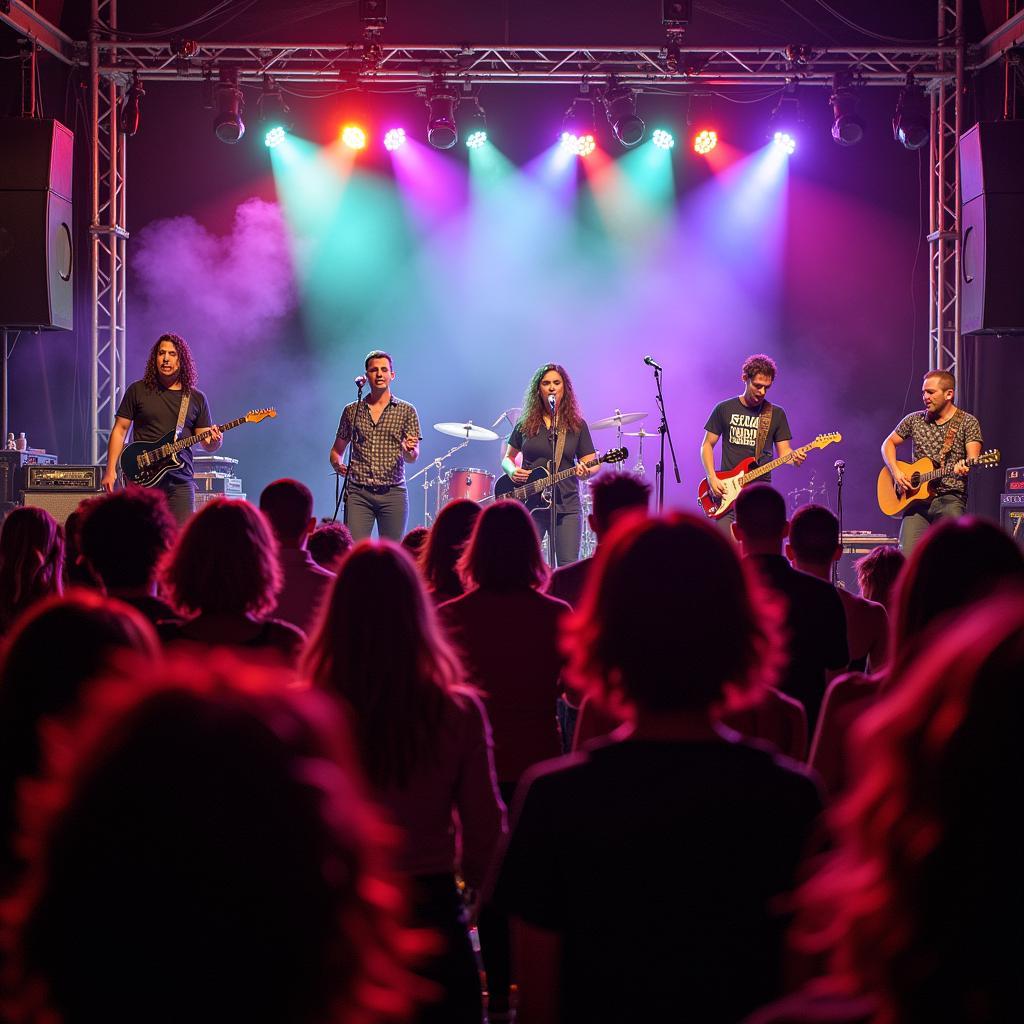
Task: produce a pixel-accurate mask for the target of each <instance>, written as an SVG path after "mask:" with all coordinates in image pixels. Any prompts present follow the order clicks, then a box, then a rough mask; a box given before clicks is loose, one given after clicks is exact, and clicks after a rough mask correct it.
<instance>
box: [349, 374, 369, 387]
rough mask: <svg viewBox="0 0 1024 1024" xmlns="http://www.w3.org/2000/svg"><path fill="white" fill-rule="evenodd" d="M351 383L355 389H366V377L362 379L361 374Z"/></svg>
mask: <svg viewBox="0 0 1024 1024" xmlns="http://www.w3.org/2000/svg"><path fill="white" fill-rule="evenodd" d="M352 383H353V384H355V386H356V387H357V388H365V387H366V377H364V376H363V374H359V376H358V377H356V379H355V380H354V381H353V382H352Z"/></svg>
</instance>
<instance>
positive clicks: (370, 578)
mask: <svg viewBox="0 0 1024 1024" xmlns="http://www.w3.org/2000/svg"><path fill="white" fill-rule="evenodd" d="M381 608H386V609H387V621H386V623H384V622H382V621H381V618H380V609H381ZM303 668H304V672H305V675H306V676H307V677H308V678H309V679H311V680H312V681H313V683H314V684H315V685H316V686H318V687H320V688H321V689H323V690H326V691H328V692H330V693H332V694H334V695H335V696H337V697H341V698H343V699H344V700H345V701H346V702H347V704H348V705H349V706H350V707H351V708H352V709H353V711H354V719H355V721H354V724H355V730H356V734H357V736H358V740H359V748H360V751H361V753H362V758H361V760H362V764H363V767H364V768H365V769H366V773H367V775H368V776H369V778H370V781H371V782H372V783H373V784H374V785H375V786H378V787H380V788H385V787H387V786H389V785H396V786H399V787H401V786H404V785H405V784H406V783H407V782H408V780H409V777H410V773H411V772H412V770H413V768H414V766H415V764H416V762H417V760H418V759H419V758H420V757H421V755H422V754H423V753H424V751H425V750H426V749H427V748H428V746H429V744H431V743H432V742H433V740H434V737H435V735H436V730H437V723H438V721H439V719H440V715H441V710H442V705H443V699H444V694H445V693H448V692H450V691H452V690H453V688H454V687H456V686H457V685H458V684H460V683H461V682H462V672H461V670H460V668H459V663H458V660H457V658H456V657H455V654H454V653H453V651H452V649H451V647H449V645H448V643H447V641H446V640H445V638H444V636H443V634H442V631H441V628H440V626H439V625H438V622H437V618H436V615H435V612H434V606H433V603H432V602H431V601H430V599H429V597H428V596H427V592H426V588H425V586H424V584H423V581H422V579H421V577H420V574H419V572H418V570H417V568H416V564H415V562H414V561H413V560H412V557H411V556H410V555H409V554H408V553H407V552H406V551H404V550H403V549H402V548H401V547H400V546H399V545H397V544H394V543H391V542H390V541H381V542H380V543H378V544H374V543H371V542H369V541H362V542H361V543H359V544H357V545H356V546H355V547H354V548H353V549H352V550H351V551H350V552H349V554H348V555H347V556H346V558H345V560H344V561H343V562H342V563H341V565H340V566H339V568H338V578H337V579H336V580H335V581H334V583H333V584H332V586H331V591H330V596H329V597H328V599H327V602H326V604H325V605H324V608H323V611H322V612H321V617H320V622H319V625H318V627H317V629H316V630H315V632H314V633H313V635H312V636H311V638H310V641H309V645H308V646H307V649H306V655H305V658H304V662H303Z"/></svg>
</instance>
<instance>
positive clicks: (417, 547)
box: [402, 526, 430, 558]
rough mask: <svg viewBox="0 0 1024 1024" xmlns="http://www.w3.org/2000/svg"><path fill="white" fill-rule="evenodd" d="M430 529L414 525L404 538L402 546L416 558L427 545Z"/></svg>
mask: <svg viewBox="0 0 1024 1024" xmlns="http://www.w3.org/2000/svg"><path fill="white" fill-rule="evenodd" d="M429 536H430V530H429V529H427V527H425V526H414V527H413V528H412V529H411V530H410V531H409V532H408V533H407V534H406V535H405V536H404V537H403V538H402V547H403V548H405V550H406V551H408V552H409V554H410V555H412V557H413V558H416V557H417V556H418V555H419V554H420V552H421V551H422V550H423V548H424V547H425V546H426V543H427V538H428V537H429Z"/></svg>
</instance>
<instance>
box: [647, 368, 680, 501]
mask: <svg viewBox="0 0 1024 1024" xmlns="http://www.w3.org/2000/svg"><path fill="white" fill-rule="evenodd" d="M652 369H653V370H654V383H655V386H656V387H657V389H658V393H657V395H656V396H655V401H656V402H657V403H658V411H659V412H660V413H661V423H659V424H658V433H659V434H660V435H661V449H660V452H659V454H658V465H657V466H656V467H655V469H654V476H655V479H656V480H657V483H658V513H659V514H660V513H661V512H662V510H663V509H664V508H665V439H666V438H668V450H669V453H670V454H671V455H672V469H673V470H674V472H675V476H676V483H677V484H679V483H682V479H681V478H680V476H679V463H678V462H676V449H675V446H674V445H673V444H672V432H671V431H670V430H669V428H668V417H667V416H666V415H665V395H664V394H663V393H662V390H661V372H662V371H661V367H660V366H655V367H652Z"/></svg>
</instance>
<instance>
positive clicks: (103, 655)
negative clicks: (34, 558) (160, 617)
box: [0, 590, 160, 870]
mask: <svg viewBox="0 0 1024 1024" xmlns="http://www.w3.org/2000/svg"><path fill="white" fill-rule="evenodd" d="M124 650H130V651H136V652H137V653H139V654H140V655H142V656H144V657H145V658H147V659H148V660H149V661H150V662H155V661H156V659H157V658H158V657H159V653H160V652H159V645H158V643H157V638H156V634H155V633H154V632H153V627H152V626H151V625H150V624H149V622H147V621H146V619H144V618H143V617H142V616H141V615H140V614H139V613H138V612H137V611H136V610H135V609H134V608H131V607H129V606H128V605H126V604H122V603H121V602H120V601H116V600H113V599H111V598H106V597H102V596H101V595H99V594H97V593H96V592H95V591H92V590H72V591H69V592H68V593H67V594H66V595H64V596H63V597H50V598H47V599H45V600H43V601H40V602H39V603H38V604H36V605H34V606H33V607H32V608H30V609H29V610H28V611H27V612H26V613H25V614H24V615H23V616H22V617H21V618H20V619H19V620H18V622H17V623H16V624H15V626H14V629H13V631H12V632H11V634H10V635H9V636H8V637H7V640H6V643H5V645H4V649H3V653H2V655H0V848H2V850H3V853H2V854H0V859H2V861H3V870H6V869H7V868H8V867H9V864H10V856H9V853H10V851H9V849H8V844H9V842H10V840H11V837H12V836H11V833H12V825H13V821H14V810H15V784H16V783H17V781H18V779H20V778H22V777H24V776H30V775H36V774H37V773H38V772H39V770H40V768H41V767H42V757H41V750H42V746H41V739H40V735H39V726H40V723H41V722H42V721H43V719H45V718H53V717H58V718H59V717H62V716H65V715H68V714H69V713H72V712H73V711H74V710H75V708H76V707H77V706H78V702H79V700H80V698H81V695H82V692H83V689H84V687H85V686H86V684H87V683H88V682H89V681H90V680H92V679H94V678H95V677H96V676H97V675H99V674H100V673H101V672H102V671H103V670H104V669H105V668H107V667H109V666H108V663H109V659H110V658H111V656H112V655H114V654H115V653H116V652H117V651H124Z"/></svg>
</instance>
